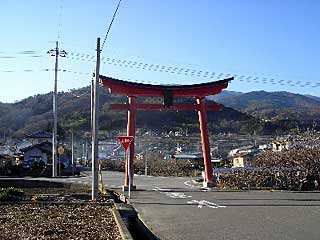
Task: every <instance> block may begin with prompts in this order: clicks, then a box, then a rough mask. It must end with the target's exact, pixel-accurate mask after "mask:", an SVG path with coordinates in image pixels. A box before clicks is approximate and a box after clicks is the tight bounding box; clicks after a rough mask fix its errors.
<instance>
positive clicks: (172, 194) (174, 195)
mask: <svg viewBox="0 0 320 240" xmlns="http://www.w3.org/2000/svg"><path fill="white" fill-rule="evenodd" d="M165 194H166V195H167V196H168V197H171V198H181V199H184V198H190V197H192V196H188V195H185V194H184V193H183V192H169V193H165Z"/></svg>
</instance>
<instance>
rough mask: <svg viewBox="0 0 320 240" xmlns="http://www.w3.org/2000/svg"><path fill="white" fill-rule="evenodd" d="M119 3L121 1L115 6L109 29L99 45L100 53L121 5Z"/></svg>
mask: <svg viewBox="0 0 320 240" xmlns="http://www.w3.org/2000/svg"><path fill="white" fill-rule="evenodd" d="M121 1H122V0H119V2H118V5H117V7H116V10H115V11H114V13H113V16H112V19H111V22H110V24H109V27H108V30H107V33H106V35H105V37H104V39H103V43H102V45H101V52H102V51H103V47H104V44H105V43H106V41H107V38H108V35H109V32H110V30H111V27H112V24H113V22H114V19H115V17H116V15H117V12H118V9H119V7H120V4H121Z"/></svg>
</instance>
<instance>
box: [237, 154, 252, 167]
mask: <svg viewBox="0 0 320 240" xmlns="http://www.w3.org/2000/svg"><path fill="white" fill-rule="evenodd" d="M252 160H253V155H252V154H251V153H238V154H235V155H233V157H232V167H234V168H237V167H251V166H252Z"/></svg>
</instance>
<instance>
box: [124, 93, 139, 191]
mask: <svg viewBox="0 0 320 240" xmlns="http://www.w3.org/2000/svg"><path fill="white" fill-rule="evenodd" d="M128 98H129V109H128V123H127V136H135V135H136V112H137V102H136V97H134V96H129V97H128ZM127 157H128V158H129V161H130V175H131V184H132V188H133V189H134V186H133V175H134V174H133V173H134V166H133V159H134V138H133V140H132V142H131V144H130V146H129V156H127ZM127 164H128V161H126V166H125V181H124V187H128V186H129V173H128V166H127Z"/></svg>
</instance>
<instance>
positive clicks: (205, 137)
mask: <svg viewBox="0 0 320 240" xmlns="http://www.w3.org/2000/svg"><path fill="white" fill-rule="evenodd" d="M197 104H198V115H199V123H200V131H201V142H202V154H203V160H204V170H205V182H204V186H205V187H212V186H214V184H215V183H214V181H213V168H212V163H211V156H210V143H209V134H208V125H207V112H206V103H205V98H204V97H201V98H197Z"/></svg>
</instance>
